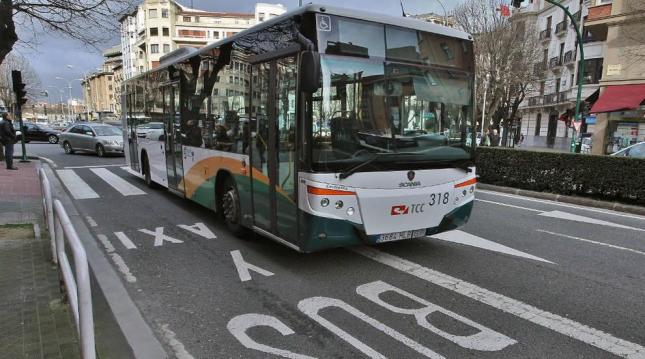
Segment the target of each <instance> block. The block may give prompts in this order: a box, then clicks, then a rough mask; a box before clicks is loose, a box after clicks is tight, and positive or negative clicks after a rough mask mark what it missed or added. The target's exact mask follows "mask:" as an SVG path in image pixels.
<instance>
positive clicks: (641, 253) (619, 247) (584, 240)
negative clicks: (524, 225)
mask: <svg viewBox="0 0 645 359" xmlns="http://www.w3.org/2000/svg"><path fill="white" fill-rule="evenodd" d="M536 231H538V232H542V233H548V234H551V235H554V236H558V237H564V238H570V239H577V240H579V241H582V242H587V243H592V244H597V245H599V246H604V247H609V248H614V249H620V250H621V251H628V252H632V253H636V254H640V255H642V256H645V252H641V251H637V250H635V249H631V248H627V247H621V246H616V245H613V244H609V243H603V242H597V241H592V240H591V239H585V238H580V237H574V236H569V235H566V234H562V233H556V232H550V231H545V230H543V229H536Z"/></svg>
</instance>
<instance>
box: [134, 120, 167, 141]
mask: <svg viewBox="0 0 645 359" xmlns="http://www.w3.org/2000/svg"><path fill="white" fill-rule="evenodd" d="M160 129H163V122H148V123H144V124H141V125H139V126H137V137H139V138H145V137H146V135H147V134H148V133H149V132H152V131H153V130H160Z"/></svg>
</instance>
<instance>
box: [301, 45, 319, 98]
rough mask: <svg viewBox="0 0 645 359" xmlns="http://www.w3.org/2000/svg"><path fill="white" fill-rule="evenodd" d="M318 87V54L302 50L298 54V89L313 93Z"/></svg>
mask: <svg viewBox="0 0 645 359" xmlns="http://www.w3.org/2000/svg"><path fill="white" fill-rule="evenodd" d="M319 87H320V54H318V53H317V52H316V51H304V52H303V53H302V55H301V56H300V90H301V91H304V92H306V93H314V92H316V91H318V88H319Z"/></svg>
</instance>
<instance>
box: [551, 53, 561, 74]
mask: <svg viewBox="0 0 645 359" xmlns="http://www.w3.org/2000/svg"><path fill="white" fill-rule="evenodd" d="M561 67H562V57H560V56H556V57H552V58H551V59H550V60H549V70H551V71H554V72H555V71H560V68H561Z"/></svg>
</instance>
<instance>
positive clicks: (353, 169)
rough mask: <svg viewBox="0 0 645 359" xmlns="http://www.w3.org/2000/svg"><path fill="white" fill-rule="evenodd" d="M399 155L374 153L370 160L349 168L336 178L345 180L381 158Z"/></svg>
mask: <svg viewBox="0 0 645 359" xmlns="http://www.w3.org/2000/svg"><path fill="white" fill-rule="evenodd" d="M399 154H401V153H399V152H384V153H381V152H376V153H374V156H372V157H371V158H370V159H368V160H366V161H365V162H361V163H359V164H357V165H356V166H354V167H351V168H349V169H348V170H347V171H344V172H341V173H340V174H339V175H338V178H339V179H345V178H347V177H349V176H351V175H353V174H354V173H356V171H358V170H360V169H361V168H363V167H365V166H367V165H369V164H370V163H372V162H374V161H376V160H377V159H378V158H380V157H381V156H383V157H385V156H388V155H399Z"/></svg>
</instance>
